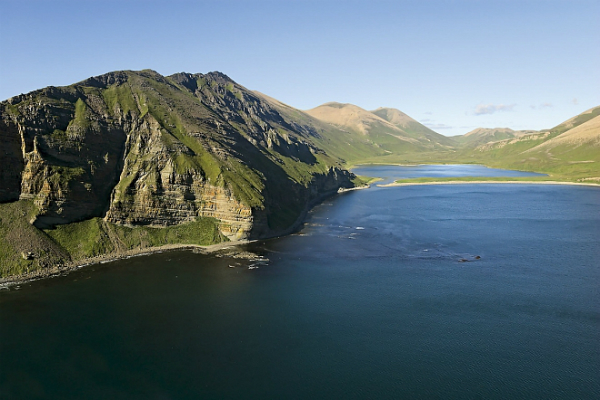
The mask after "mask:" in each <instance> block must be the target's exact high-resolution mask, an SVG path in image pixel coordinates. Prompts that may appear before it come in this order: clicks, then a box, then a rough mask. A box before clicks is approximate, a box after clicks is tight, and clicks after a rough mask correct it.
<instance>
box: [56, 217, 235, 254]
mask: <svg viewBox="0 0 600 400" xmlns="http://www.w3.org/2000/svg"><path fill="white" fill-rule="evenodd" d="M45 232H46V233H47V234H48V236H50V237H51V238H52V239H53V240H54V241H56V243H58V244H59V245H60V246H61V247H62V248H64V249H65V250H66V251H67V252H68V253H69V254H70V255H71V257H73V259H82V258H88V257H95V256H99V255H103V254H109V253H114V252H123V251H127V250H132V249H144V248H148V247H158V246H164V245H167V244H193V245H210V244H215V243H220V242H223V241H227V240H228V239H227V238H226V237H224V236H223V235H221V234H220V233H219V229H218V223H217V221H216V220H215V219H213V218H198V219H197V220H196V221H193V222H188V223H184V224H180V225H175V226H169V227H165V228H151V227H145V226H141V227H135V228H131V227H126V226H122V225H115V224H111V223H109V222H106V221H104V220H102V219H101V218H92V219H89V220H86V221H82V222H76V223H72V224H68V225H59V226H57V227H55V228H54V229H49V230H46V231H45Z"/></svg>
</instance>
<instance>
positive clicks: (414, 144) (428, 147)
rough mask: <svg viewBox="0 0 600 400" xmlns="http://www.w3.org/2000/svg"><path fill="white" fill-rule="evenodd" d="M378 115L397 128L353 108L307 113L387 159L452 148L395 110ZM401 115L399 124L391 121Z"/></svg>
mask: <svg viewBox="0 0 600 400" xmlns="http://www.w3.org/2000/svg"><path fill="white" fill-rule="evenodd" d="M376 111H377V110H376ZM377 112H379V113H380V114H382V115H383V116H385V117H386V118H390V120H392V121H396V122H397V125H395V124H394V123H393V122H390V121H387V120H386V119H384V118H382V117H381V116H379V115H377V114H376V113H374V112H370V111H367V110H364V109H362V108H360V107H357V106H355V105H352V104H341V103H326V104H323V105H321V106H319V107H316V108H313V109H311V110H308V111H306V113H307V114H309V115H310V116H312V117H314V118H316V119H319V120H321V121H322V122H325V123H327V124H329V125H330V126H332V127H335V128H337V129H341V130H344V131H346V132H348V133H349V134H351V135H354V136H356V137H363V138H364V139H363V140H368V141H370V142H371V143H372V144H373V146H376V147H378V148H380V149H381V150H383V152H384V153H385V155H384V157H385V158H386V159H388V158H390V157H391V156H395V157H398V156H405V155H407V154H413V153H423V152H431V151H440V150H448V149H450V148H451V144H452V140H451V139H450V138H446V137H444V136H442V135H439V134H437V133H435V132H433V131H432V130H430V129H429V128H427V127H425V126H423V125H421V124H419V123H418V122H417V121H415V120H413V119H412V118H410V117H408V116H405V114H402V113H401V112H399V111H397V110H393V109H379V111H377ZM400 114H402V115H404V116H405V118H404V119H403V120H402V121H398V118H396V119H394V118H393V117H394V116H396V117H398V116H399V115H400Z"/></svg>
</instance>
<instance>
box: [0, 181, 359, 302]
mask: <svg viewBox="0 0 600 400" xmlns="http://www.w3.org/2000/svg"><path fill="white" fill-rule="evenodd" d="M369 187H370V185H366V186H359V187H355V188H350V189H343V188H338V189H336V190H335V191H329V192H326V193H323V194H321V195H320V196H317V198H315V199H313V200H312V201H310V202H309V203H308V204H307V205H306V207H305V208H304V209H303V210H302V212H301V213H300V215H299V216H298V218H297V219H296V221H294V223H293V224H292V225H291V226H290V227H289V228H287V229H284V230H281V231H278V232H272V233H271V234H270V235H267V236H265V237H260V238H258V239H251V240H236V241H229V242H221V243H215V244H210V245H204V246H203V245H198V244H183V243H182V244H176V243H173V244H166V245H163V246H158V247H145V248H136V249H131V250H127V251H124V252H121V253H109V254H103V255H98V256H94V257H88V258H82V259H79V260H76V261H71V262H68V263H66V264H63V265H54V266H52V267H50V268H45V269H39V270H37V271H34V272H31V273H28V274H22V275H16V276H10V277H6V278H0V290H4V289H10V287H12V286H19V285H21V284H25V283H29V282H34V281H38V280H42V279H48V278H54V277H57V276H62V275H64V274H68V273H70V272H72V271H76V270H78V269H80V268H83V267H87V266H90V265H95V264H106V263H109V262H112V261H118V260H124V259H128V258H131V257H139V256H145V255H151V254H156V253H162V252H165V251H172V250H194V251H197V252H199V253H202V254H210V253H214V252H217V251H219V250H223V249H227V248H229V247H235V246H242V245H246V244H250V243H255V242H257V241H261V240H269V239H274V238H278V237H282V236H288V235H290V234H292V233H294V232H296V231H298V230H299V228H300V227H302V224H303V223H304V221H305V220H306V216H307V215H308V212H309V211H310V210H311V209H312V208H313V207H314V206H316V205H317V204H319V203H321V202H322V201H324V200H325V199H327V198H328V197H332V196H335V195H336V194H339V193H343V192H345V191H352V190H358V189H368V188H369ZM241 252H242V251H240V253H241Z"/></svg>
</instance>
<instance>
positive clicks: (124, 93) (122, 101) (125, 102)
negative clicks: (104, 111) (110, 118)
mask: <svg viewBox="0 0 600 400" xmlns="http://www.w3.org/2000/svg"><path fill="white" fill-rule="evenodd" d="M102 97H103V98H104V102H105V103H106V105H107V107H108V111H109V113H111V114H113V113H114V111H115V107H119V108H120V109H121V110H122V111H123V114H127V113H130V112H136V113H137V112H138V111H139V110H138V106H137V103H136V101H135V99H134V97H133V93H132V92H131V88H130V87H129V86H127V85H121V86H109V87H108V88H106V89H104V90H103V91H102Z"/></svg>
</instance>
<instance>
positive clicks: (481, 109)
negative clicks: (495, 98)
mask: <svg viewBox="0 0 600 400" xmlns="http://www.w3.org/2000/svg"><path fill="white" fill-rule="evenodd" d="M514 106H515V104H479V105H477V107H475V111H474V112H473V113H474V114H475V115H485V114H493V113H495V112H496V111H512V109H513V108H514Z"/></svg>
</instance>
